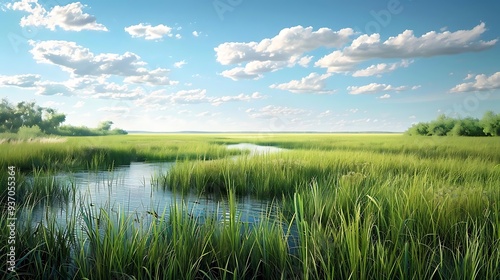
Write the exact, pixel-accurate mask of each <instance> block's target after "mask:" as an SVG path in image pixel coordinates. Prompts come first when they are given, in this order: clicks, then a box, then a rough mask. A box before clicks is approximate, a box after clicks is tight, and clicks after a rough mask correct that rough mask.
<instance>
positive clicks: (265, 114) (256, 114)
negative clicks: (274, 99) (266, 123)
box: [245, 105, 309, 119]
mask: <svg viewBox="0 0 500 280" xmlns="http://www.w3.org/2000/svg"><path fill="white" fill-rule="evenodd" d="M245 112H246V113H247V114H248V115H249V116H250V117H251V118H254V119H272V118H279V117H293V116H301V115H305V114H307V113H309V112H308V111H306V110H304V109H298V108H290V107H283V106H274V105H268V106H265V107H263V108H261V109H258V110H257V109H254V108H251V109H247V110H246V111H245Z"/></svg>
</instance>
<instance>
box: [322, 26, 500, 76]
mask: <svg viewBox="0 0 500 280" xmlns="http://www.w3.org/2000/svg"><path fill="white" fill-rule="evenodd" d="M485 31H486V26H485V24H484V23H480V24H479V25H477V26H476V27H474V28H472V29H471V30H459V31H456V32H449V31H444V32H441V33H438V32H436V31H430V32H428V33H426V34H424V35H422V36H420V37H416V36H415V35H414V34H413V31H412V30H406V31H404V32H403V33H401V34H399V35H397V36H395V37H390V38H389V39H387V40H385V41H383V42H382V41H381V40H380V35H379V34H377V33H375V34H371V35H366V34H364V35H361V36H359V37H358V38H356V39H355V40H353V41H352V43H351V45H350V46H348V47H345V48H344V49H343V50H336V51H334V52H332V53H330V54H328V55H326V56H324V57H322V58H321V59H319V60H318V61H317V62H316V63H315V66H317V67H322V68H327V69H328V72H345V71H351V70H353V68H354V66H356V65H357V64H358V63H360V62H362V61H367V60H371V59H374V58H414V57H432V56H438V55H451V54H458V53H465V52H473V51H482V50H485V49H488V48H491V47H492V46H494V45H495V44H496V43H497V41H498V40H497V39H495V40H491V41H487V42H485V41H482V40H478V39H479V37H480V36H481V34H483V33H484V32H485Z"/></svg>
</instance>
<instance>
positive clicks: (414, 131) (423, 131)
mask: <svg viewBox="0 0 500 280" xmlns="http://www.w3.org/2000/svg"><path fill="white" fill-rule="evenodd" d="M428 133H429V124H428V123H423V122H421V123H416V124H413V125H412V126H411V127H410V128H409V129H408V130H407V131H406V134H408V135H412V136H414V135H427V134H428Z"/></svg>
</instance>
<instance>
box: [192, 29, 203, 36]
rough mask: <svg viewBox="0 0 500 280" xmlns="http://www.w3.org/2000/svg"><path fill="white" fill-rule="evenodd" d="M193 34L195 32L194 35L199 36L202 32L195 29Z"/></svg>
mask: <svg viewBox="0 0 500 280" xmlns="http://www.w3.org/2000/svg"><path fill="white" fill-rule="evenodd" d="M192 34H193V36H194V37H198V36H200V34H201V32H198V31H196V30H195V31H193V33H192Z"/></svg>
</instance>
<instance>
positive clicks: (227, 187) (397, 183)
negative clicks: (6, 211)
mask: <svg viewBox="0 0 500 280" xmlns="http://www.w3.org/2000/svg"><path fill="white" fill-rule="evenodd" d="M94 140H95V142H92V143H84V142H82V141H83V139H71V138H69V139H68V140H67V141H68V142H67V143H66V144H67V146H64V147H67V149H68V150H67V151H66V152H61V154H56V152H54V155H53V157H52V158H51V160H52V163H50V165H51V166H52V167H54V166H57V165H58V164H61V163H62V162H64V161H65V160H67V158H68V155H71V154H72V153H84V151H88V150H87V149H89V148H91V147H94V148H96V149H101V150H102V151H103V153H102V156H97V157H95V155H100V154H99V153H97V154H95V153H94V154H93V156H92V158H93V159H92V160H91V161H90V162H92V163H87V164H88V165H87V167H88V168H97V167H99V166H106V164H109V163H113V162H115V164H116V163H117V162H122V161H124V162H126V161H127V160H137V159H142V160H176V159H177V160H178V163H177V164H176V165H175V166H174V167H173V169H171V170H170V171H169V172H168V173H167V174H163V175H160V176H158V177H157V178H155V182H158V183H159V184H160V186H163V187H165V188H170V189H173V190H175V191H176V192H177V193H178V194H179V195H182V193H185V192H190V191H196V192H198V193H200V194H209V193H210V194H211V193H218V194H220V195H222V197H224V198H225V199H227V200H228V207H227V208H221V209H218V211H216V212H215V213H214V214H207V216H206V217H203V218H194V217H192V216H191V215H190V209H188V208H187V206H186V204H185V203H183V202H180V203H177V204H173V205H172V206H171V207H170V208H169V209H165V211H163V212H162V213H159V215H158V217H155V215H150V219H151V221H152V222H147V221H142V222H137V221H135V220H134V218H135V215H129V216H127V215H125V214H123V213H121V212H113V211H110V209H106V208H99V209H97V208H95V207H91V206H81V207H75V209H72V211H68V215H67V217H66V219H67V224H68V226H67V227H63V228H61V227H59V226H57V224H56V221H55V219H51V218H50V217H48V219H47V220H48V222H47V224H46V225H44V226H40V227H36V228H33V226H31V224H32V223H30V222H29V219H28V221H25V222H23V223H20V224H19V226H18V232H19V237H18V238H19V249H18V251H17V252H18V259H20V262H19V272H18V273H19V275H18V276H17V277H16V276H15V275H14V278H19V279H24V278H40V279H42V278H51V279H57V278H59V279H75V278H76V279H499V278H500V188H499V186H500V143H499V142H498V139H497V138H488V137H482V138H454V137H448V138H446V140H442V138H434V137H406V136H402V135H316V134H303V135H300V134H297V135H237V134H233V135H197V136H193V135H170V136H135V135H128V136H120V137H106V138H95V139H94ZM242 142H252V143H257V144H265V145H273V146H279V147H283V148H287V149H290V150H289V151H285V152H281V153H276V154H268V155H255V156H248V155H244V156H241V157H237V158H234V157H228V156H229V155H234V153H235V152H231V153H230V152H227V151H226V150H225V148H224V147H223V146H222V144H226V143H242ZM0 145H6V144H5V143H4V144H0ZM8 145H12V146H8V147H9V149H12V150H14V149H17V147H14V148H13V146H15V145H20V143H17V144H12V143H11V144H8ZM23 145H27V146H23V147H24V149H27V150H30V149H31V150H30V151H31V152H32V153H33V154H37V155H38V156H40V155H43V156H41V158H43V157H47V155H48V154H50V153H51V152H52V151H53V150H52V149H54V150H56V147H58V148H59V149H60V148H61V147H63V146H57V145H59V143H50V144H49V143H43V144H41V143H32V146H29V144H28V143H25V144H23ZM52 145H54V146H52ZM1 153H4V154H6V153H7V152H5V151H4V149H2V152H1ZM38 153H39V154H38ZM46 153H48V154H46ZM22 155H26V154H22V153H21V155H15V154H11V155H10V158H9V157H7V160H5V161H4V164H12V163H9V160H11V161H13V162H15V163H16V162H17V163H18V162H22V158H21V156H22ZM36 157H37V156H35V157H33V158H32V159H31V162H33V159H34V158H36ZM94 157H95V158H94ZM115 157H116V158H115ZM89 158H90V157H86V158H85V160H81V159H79V160H78V162H75V163H74V164H73V165H72V166H82V163H83V162H85V161H86V160H88V159H89ZM26 162H30V160H26ZM83 165H85V164H83ZM27 166H28V165H27ZM22 176H24V175H22ZM0 178H1V176H0ZM36 178H38V180H40V182H41V183H40V184H38V187H35V189H38V190H40V191H39V192H40V194H37V195H36V196H35V195H34V196H35V197H36V198H37V199H38V200H41V199H42V198H43V197H48V194H49V193H51V194H53V195H54V194H58V193H60V194H58V195H56V197H68V198H69V200H70V201H71V200H74V195H72V193H71V192H69V193H68V192H66V191H65V190H68V189H65V188H64V185H61V184H51V182H52V181H51V179H50V178H51V177H50V176H45V175H42V173H38V175H37V176H36ZM47 178H48V179H47ZM2 180H3V181H5V180H6V179H2ZM43 180H48V181H43ZM2 185H5V184H3V183H2ZM35 185H36V184H35ZM47 185H48V186H51V185H52V186H54V187H53V188H44V187H42V186H47ZM43 189H46V191H45V192H42V190H43ZM47 190H48V191H47ZM34 193H36V192H34ZM239 195H251V196H256V197H260V198H263V199H268V200H272V201H273V207H274V208H273V210H274V211H271V209H269V210H268V212H267V213H264V214H262V217H261V219H260V221H259V222H258V223H257V224H254V225H249V224H247V223H244V222H242V221H241V220H240V219H239V217H238V215H236V208H237V205H236V204H237V202H236V197H237V196H239ZM25 197H29V195H26V196H25ZM25 201H29V199H25ZM45 202H46V203H51V200H50V199H47V200H46V201H45ZM21 207H23V208H25V210H26V211H28V213H29V210H30V207H34V206H32V204H29V203H25V204H23V205H22V206H21ZM271 212H273V214H271ZM167 213H169V215H167ZM220 214H225V216H226V219H225V220H224V221H221V220H220V219H219V218H218V217H219V216H220ZM1 220H2V223H3V224H5V223H7V221H6V215H2V218H1ZM0 233H1V236H0V242H2V243H1V244H2V252H4V249H5V246H6V244H7V241H6V240H7V237H8V229H7V228H6V227H3V228H2V229H1V231H0ZM0 267H1V269H2V270H3V271H5V269H6V266H5V262H2V264H1V266H0Z"/></svg>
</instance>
